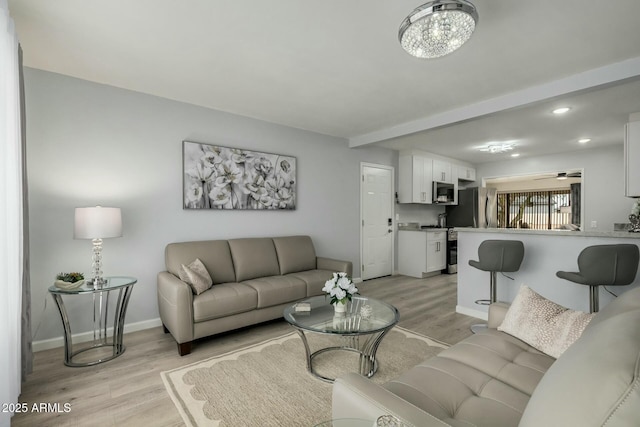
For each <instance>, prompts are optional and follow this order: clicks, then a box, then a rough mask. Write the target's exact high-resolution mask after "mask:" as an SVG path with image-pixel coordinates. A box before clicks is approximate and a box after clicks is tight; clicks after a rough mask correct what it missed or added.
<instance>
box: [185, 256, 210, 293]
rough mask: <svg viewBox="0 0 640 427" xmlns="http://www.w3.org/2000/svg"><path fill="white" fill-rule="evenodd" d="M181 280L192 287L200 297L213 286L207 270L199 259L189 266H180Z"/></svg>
mask: <svg viewBox="0 0 640 427" xmlns="http://www.w3.org/2000/svg"><path fill="white" fill-rule="evenodd" d="M180 280H182V281H183V282H185V283H187V284H188V285H189V286H191V290H192V291H193V293H194V294H196V295H200V294H201V293H203V292H204V291H206V290H207V289H209V288H210V287H211V285H212V284H213V280H211V276H210V275H209V272H208V271H207V268H206V267H205V266H204V264H202V261H200V260H199V259H198V258H196V259H195V261H193V262H192V263H191V264H189V265H184V264H182V265H181V266H180Z"/></svg>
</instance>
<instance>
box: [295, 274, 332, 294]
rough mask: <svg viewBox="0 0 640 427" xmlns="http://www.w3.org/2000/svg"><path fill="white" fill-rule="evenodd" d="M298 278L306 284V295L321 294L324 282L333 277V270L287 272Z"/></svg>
mask: <svg viewBox="0 0 640 427" xmlns="http://www.w3.org/2000/svg"><path fill="white" fill-rule="evenodd" d="M288 276H292V277H295V278H298V279H300V280H302V281H303V282H305V283H306V284H307V296H308V297H312V296H316V295H323V294H324V292H323V291H322V288H324V284H325V282H326V281H327V280H330V279H331V278H332V277H333V271H329V270H308V271H298V272H297V273H291V274H288Z"/></svg>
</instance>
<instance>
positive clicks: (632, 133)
mask: <svg viewBox="0 0 640 427" xmlns="http://www.w3.org/2000/svg"><path fill="white" fill-rule="evenodd" d="M624 130H625V132H624V170H625V174H624V176H625V185H624V195H625V196H627V197H640V121H636V122H629V123H627V124H626V125H625V128H624Z"/></svg>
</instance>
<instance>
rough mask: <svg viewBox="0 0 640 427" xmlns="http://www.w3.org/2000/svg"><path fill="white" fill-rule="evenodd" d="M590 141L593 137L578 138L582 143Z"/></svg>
mask: <svg viewBox="0 0 640 427" xmlns="http://www.w3.org/2000/svg"><path fill="white" fill-rule="evenodd" d="M590 141H591V138H582V139H579V140H578V142H579V143H580V144H586V143H587V142H590Z"/></svg>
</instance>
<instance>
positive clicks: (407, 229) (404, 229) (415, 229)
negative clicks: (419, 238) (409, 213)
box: [398, 227, 448, 233]
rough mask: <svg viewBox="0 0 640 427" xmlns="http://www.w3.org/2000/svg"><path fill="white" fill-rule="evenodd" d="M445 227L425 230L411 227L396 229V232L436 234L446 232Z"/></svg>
mask: <svg viewBox="0 0 640 427" xmlns="http://www.w3.org/2000/svg"><path fill="white" fill-rule="evenodd" d="M447 230H448V228H447V227H427V228H412V227H398V231H418V232H427V233H428V232H436V231H447Z"/></svg>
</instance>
